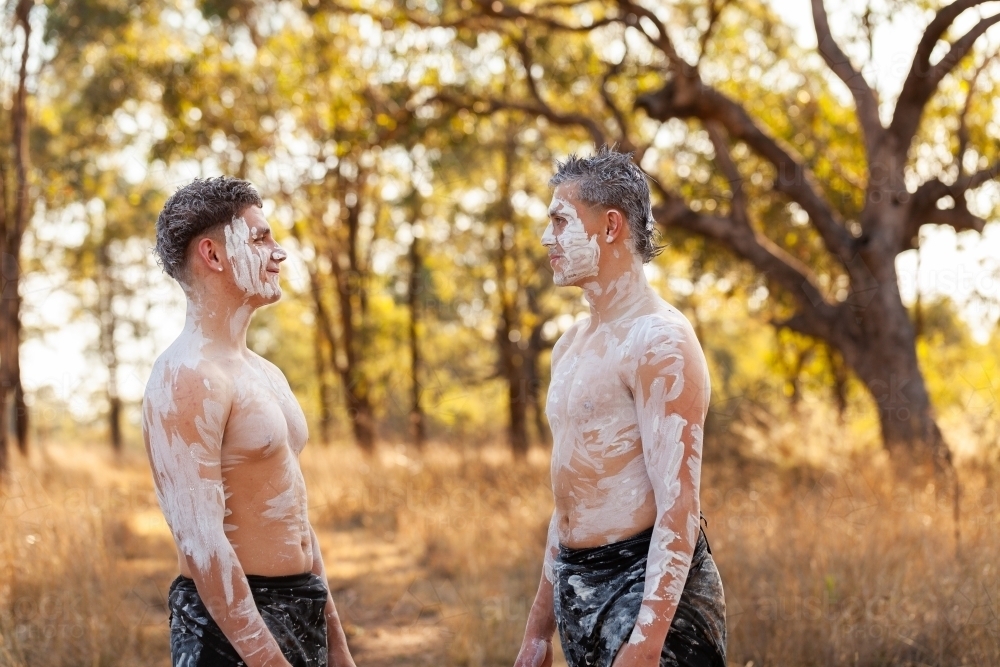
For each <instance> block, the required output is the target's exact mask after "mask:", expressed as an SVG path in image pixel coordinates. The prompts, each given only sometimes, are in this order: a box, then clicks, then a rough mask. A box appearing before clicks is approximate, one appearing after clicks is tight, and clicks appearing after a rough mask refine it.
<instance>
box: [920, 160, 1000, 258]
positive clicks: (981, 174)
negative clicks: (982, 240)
mask: <svg viewBox="0 0 1000 667" xmlns="http://www.w3.org/2000/svg"><path fill="white" fill-rule="evenodd" d="M991 180H1000V160H997V161H996V162H994V163H993V164H992V165H990V166H989V167H987V168H985V169H980V170H979V171H977V172H975V173H972V174H966V175H963V176H959V177H958V178H957V179H956V180H955V182H954V183H951V184H950V185H949V184H947V183H944V182H942V181H941V180H940V179H937V178H935V179H932V180H930V181H927V182H925V183H923V184H922V185H921V186H920V187H919V188H917V191H916V192H915V193H914V194H913V197H912V199H911V200H910V211H909V216H908V220H909V222H908V225H907V242H908V243H909V244H910V247H912V245H913V239H915V238H916V236H917V234H918V232H919V231H920V227H921V226H923V225H948V226H950V227H953V228H955V230H957V231H960V232H961V231H966V230H970V229H974V230H976V231H977V232H982V231H983V226H984V224H985V222H986V221H985V220H983V219H982V218H980V217H978V216H976V215H973V214H972V213H970V212H969V210H968V208H967V207H966V203H965V193H966V192H968V191H969V190H974V189H976V188H978V187H979V186H980V185H983V184H984V183H986V182H988V181H991ZM944 197H951V198H952V200H954V202H955V205H954V208H950V209H939V208H938V207H937V203H938V201H940V200H941V199H943V198H944Z"/></svg>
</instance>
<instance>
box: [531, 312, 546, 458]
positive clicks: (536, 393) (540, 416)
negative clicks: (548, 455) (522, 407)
mask: <svg viewBox="0 0 1000 667" xmlns="http://www.w3.org/2000/svg"><path fill="white" fill-rule="evenodd" d="M542 324H544V319H543V321H542V322H539V324H537V325H535V327H534V329H532V330H531V337H530V338H529V339H528V349H527V350H526V352H527V355H526V357H527V362H528V363H527V364H526V368H525V377H526V378H527V380H528V386H527V388H526V392H527V393H526V396H525V398H526V400H527V401H528V403H529V404H530V405H531V412H532V416H533V417H534V421H535V431H536V433H537V434H538V440H539V441H540V442H541V443H542V444H544V445H546V446H549V445H551V444H552V434H551V432H550V431H549V425H548V423H547V422H546V421H545V410H544V409H543V408H542V397H541V393H542V386H543V384H542V379H541V378H540V377H539V373H538V357H539V356H540V355H541V353H542V350H543V349H545V348H546V347H547V346H546V345H545V341H544V340H542Z"/></svg>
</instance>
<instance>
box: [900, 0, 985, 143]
mask: <svg viewBox="0 0 1000 667" xmlns="http://www.w3.org/2000/svg"><path fill="white" fill-rule="evenodd" d="M994 1H995V0H957V2H955V3H953V4H951V5H949V6H947V7H945V8H943V9H941V10H940V11H938V13H937V14H936V15H935V17H934V20H933V21H931V23H930V25H929V26H928V27H927V30H926V31H924V35H923V37H922V38H921V39H920V43H919V44H918V45H917V50H916V53H915V54H914V56H913V63H912V65H911V66H910V71H909V73H908V74H907V75H906V80H905V81H904V82H903V89H902V90H901V91H900V93H899V100H898V101H897V102H896V111H895V112H894V113H893V116H892V123H891V124H890V125H889V132H890V133H891V134H893V135H894V136H895V137H896V139H897V142H896V150H897V151H899V152H900V153H901V154H904V155H905V153H906V151H907V150H908V149H909V146H910V141H911V140H912V139H913V135H914V134H916V132H917V127H918V126H919V125H920V117H921V116H922V114H923V110H924V107H925V106H926V105H927V102H928V100H930V98H931V96H932V95H933V94H934V91H936V90H937V88H938V85H939V84H940V83H941V80H942V79H944V77H945V76H946V75H947V74H948V73H949V72H950V71H951V70H953V69H954V68H955V66H956V65H957V64H958V63H959V62H960V61H961V60H962V58H964V57H965V56H966V55H968V53H969V51H970V50H971V49H972V46H973V45H974V44H975V42H976V40H977V39H979V38H980V37H981V36H982V35H983V33H984V32H986V31H987V30H988V29H989V28H990V27H991V26H993V25H994V24H996V23H997V22H1000V14H994V15H993V16H989V17H987V18H984V19H982V20H980V21H979V23H977V24H976V25H975V26H974V27H973V28H972V29H971V30H970V31H969V32H967V33H966V34H965V35H963V36H962V37H960V38H959V39H957V40H955V42H954V43H953V44H952V45H951V49H950V50H949V51H948V53H947V54H945V56H944V57H943V58H942V59H941V61H940V62H938V63H937V64H936V65H933V66H931V64H930V57H931V53H932V52H933V50H934V47H935V46H936V45H937V42H938V40H939V39H941V37H942V35H944V33H945V31H946V30H947V29H948V27H949V26H950V25H951V24H952V22H953V21H954V20H955V19H956V18H957V17H958V15H959V14H961V13H962V12H964V11H965V10H966V9H970V8H972V7H975V6H977V5H981V4H985V3H987V2H994Z"/></svg>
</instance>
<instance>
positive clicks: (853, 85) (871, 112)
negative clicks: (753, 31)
mask: <svg viewBox="0 0 1000 667" xmlns="http://www.w3.org/2000/svg"><path fill="white" fill-rule="evenodd" d="M812 12H813V25H814V26H815V27H816V41H817V42H818V44H819V53H820V55H821V56H823V61H824V62H826V64H827V67H829V68H830V69H831V70H833V73H834V74H836V75H837V76H838V77H839V78H840V80H841V81H843V82H844V83H845V84H846V85H847V88H848V89H849V90H850V91H851V95H852V96H853V97H854V105H855V107H856V108H857V113H858V121H859V124H860V125H861V129H862V130H863V131H864V139H865V150H866V152H867V154H868V156H869V158H870V157H871V156H872V155H874V154H875V146H876V145H877V144H878V143H879V142H880V141H881V140H882V135H883V133H884V132H885V128H884V127H883V126H882V121H881V120H880V119H879V115H878V98H877V97H876V95H875V91H874V90H873V89H872V87H871V86H870V85H869V84H868V82H867V81H866V80H865V77H864V75H862V74H861V72H859V71H858V70H856V69H855V68H854V66H853V65H852V64H851V61H850V59H849V58H848V57H847V54H845V53H844V52H843V50H842V49H841V48H840V46H839V45H838V44H837V41H836V40H835V39H834V38H833V33H832V32H831V31H830V23H829V20H828V18H827V13H826V7H825V6H824V4H823V0H812Z"/></svg>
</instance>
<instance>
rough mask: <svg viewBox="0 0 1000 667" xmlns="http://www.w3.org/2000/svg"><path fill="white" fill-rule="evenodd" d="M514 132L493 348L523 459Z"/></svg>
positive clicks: (502, 204)
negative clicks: (514, 283)
mask: <svg viewBox="0 0 1000 667" xmlns="http://www.w3.org/2000/svg"><path fill="white" fill-rule="evenodd" d="M514 136H515V134H514V133H513V132H512V133H510V134H509V135H508V141H507V145H506V147H505V151H504V156H503V157H504V175H503V182H502V183H501V186H500V200H499V208H498V213H499V215H498V220H497V222H498V224H499V225H500V233H499V243H498V251H497V260H496V261H497V294H498V295H499V297H500V318H499V320H498V322H497V333H496V342H497V352H498V353H499V357H500V364H499V366H500V373H501V375H502V376H503V378H504V379H505V380H506V382H507V411H508V419H507V438H508V441H509V442H510V449H511V452H513V454H514V458H516V459H521V460H523V459H524V458H526V457H527V455H528V447H529V445H530V440H529V439H528V410H527V406H528V399H527V395H528V389H529V388H528V382H527V378H526V375H525V371H526V364H525V360H524V354H523V353H522V350H521V346H520V345H519V343H520V342H521V330H520V328H519V327H518V320H519V318H518V313H517V301H518V288H517V287H515V288H514V289H513V290H511V289H509V287H508V284H509V282H510V279H513V280H514V281H517V276H516V275H515V274H516V269H515V268H514V267H513V266H511V265H512V264H513V263H514V257H512V256H511V255H512V254H513V253H514V252H515V251H516V248H515V242H516V236H517V233H516V229H515V227H514V207H513V206H512V205H511V201H510V197H511V182H512V181H513V178H514V173H513V172H514V157H515V149H516V144H515V142H514Z"/></svg>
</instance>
